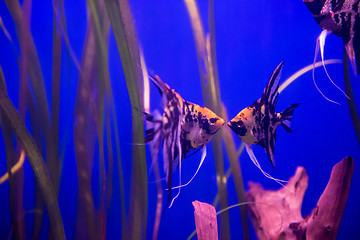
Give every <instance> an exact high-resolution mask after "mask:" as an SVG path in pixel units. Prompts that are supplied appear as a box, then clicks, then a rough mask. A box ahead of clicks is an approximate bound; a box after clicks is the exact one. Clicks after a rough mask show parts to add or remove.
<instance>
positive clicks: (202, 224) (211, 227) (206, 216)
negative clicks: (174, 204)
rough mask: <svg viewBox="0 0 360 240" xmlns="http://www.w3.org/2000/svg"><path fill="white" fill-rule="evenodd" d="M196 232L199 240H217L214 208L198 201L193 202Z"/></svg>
mask: <svg viewBox="0 0 360 240" xmlns="http://www.w3.org/2000/svg"><path fill="white" fill-rule="evenodd" d="M192 204H193V206H194V209H195V211H194V215H195V224H196V232H197V237H198V239H199V240H210V239H211V240H217V239H218V230H217V229H218V227H217V219H216V211H215V208H214V207H213V206H212V205H210V204H208V203H202V202H199V201H194V202H193V203H192Z"/></svg>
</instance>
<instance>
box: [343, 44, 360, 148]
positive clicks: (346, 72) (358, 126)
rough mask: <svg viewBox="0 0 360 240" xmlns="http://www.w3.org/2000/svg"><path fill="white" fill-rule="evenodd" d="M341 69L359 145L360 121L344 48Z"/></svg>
mask: <svg viewBox="0 0 360 240" xmlns="http://www.w3.org/2000/svg"><path fill="white" fill-rule="evenodd" d="M343 68H344V81H345V91H346V95H347V96H348V97H349V98H348V99H347V102H348V106H349V112H350V116H351V120H352V123H353V125H354V130H355V133H356V136H357V139H358V142H359V144H360V119H359V112H358V110H357V108H356V104H355V99H354V97H355V96H354V93H353V90H352V87H351V81H350V69H349V60H348V56H347V53H346V49H345V48H344V57H343Z"/></svg>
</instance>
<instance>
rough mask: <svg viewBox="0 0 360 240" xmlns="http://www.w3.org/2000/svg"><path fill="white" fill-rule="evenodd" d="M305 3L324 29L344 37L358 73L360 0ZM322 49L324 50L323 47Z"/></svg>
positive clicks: (321, 0) (359, 63)
mask: <svg viewBox="0 0 360 240" xmlns="http://www.w3.org/2000/svg"><path fill="white" fill-rule="evenodd" d="M304 3H305V5H306V6H307V8H308V9H309V11H310V12H311V14H312V15H313V17H314V19H315V21H316V22H317V24H318V25H319V26H320V28H321V29H322V30H324V31H327V32H330V33H333V34H335V35H336V36H339V37H341V38H342V40H343V41H344V44H345V48H346V52H347V54H348V56H349V58H350V61H351V65H352V67H353V69H354V72H355V74H356V75H358V74H359V73H360V13H359V11H360V0H304ZM322 48H323V46H322ZM321 51H322V52H323V49H322V50H321Z"/></svg>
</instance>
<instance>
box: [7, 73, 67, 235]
mask: <svg viewBox="0 0 360 240" xmlns="http://www.w3.org/2000/svg"><path fill="white" fill-rule="evenodd" d="M0 108H1V117H2V120H3V121H4V120H6V121H8V124H9V126H10V127H11V129H12V131H13V132H14V134H15V136H16V137H17V139H18V141H19V142H20V143H21V145H22V147H23V148H24V150H25V153H26V156H27V158H28V160H29V162H30V165H31V167H32V169H33V171H34V174H35V177H36V180H37V182H38V184H39V188H40V191H41V195H42V197H43V199H44V202H45V205H46V207H47V210H48V215H49V219H50V226H51V236H52V238H53V239H65V233H64V228H63V224H62V220H61V215H60V210H59V206H58V202H57V196H56V193H55V190H54V186H53V184H52V182H51V180H50V177H49V173H48V171H47V169H46V166H45V163H44V161H43V158H42V156H41V154H40V152H39V150H38V148H37V146H36V143H35V141H34V140H33V139H32V137H31V136H30V134H29V132H28V131H27V130H26V127H25V124H24V122H23V121H22V119H21V117H20V116H19V114H18V113H17V111H16V109H15V107H14V105H13V104H12V103H11V101H10V99H9V97H8V96H7V92H6V86H5V79H4V75H3V73H2V69H1V67H0Z"/></svg>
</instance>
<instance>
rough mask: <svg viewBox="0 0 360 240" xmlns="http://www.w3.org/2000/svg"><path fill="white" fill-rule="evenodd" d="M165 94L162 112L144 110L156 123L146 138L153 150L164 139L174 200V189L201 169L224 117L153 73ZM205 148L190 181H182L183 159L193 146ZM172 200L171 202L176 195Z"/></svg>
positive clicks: (198, 148)
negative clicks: (175, 177)
mask: <svg viewBox="0 0 360 240" xmlns="http://www.w3.org/2000/svg"><path fill="white" fill-rule="evenodd" d="M150 79H151V80H152V82H153V83H154V84H155V86H156V87H157V88H158V90H159V93H160V95H161V96H162V107H163V114H162V116H161V115H160V114H157V116H156V115H154V116H152V115H150V114H149V113H144V114H145V117H146V120H147V121H149V122H152V123H153V127H152V128H150V129H147V130H146V135H145V142H146V143H148V142H153V143H152V147H153V148H155V149H153V150H154V152H157V151H158V149H159V147H160V145H161V141H162V145H163V161H164V171H165V174H166V181H167V185H168V190H169V195H168V201H169V202H170V200H171V189H174V188H179V192H178V194H177V195H176V196H175V198H176V197H177V196H178V195H179V193H180V188H181V187H183V186H186V185H187V184H189V183H190V182H191V181H192V179H193V178H194V177H195V175H196V174H197V172H198V170H199V169H200V167H201V165H202V163H203V161H204V159H205V156H206V147H205V145H206V144H207V143H208V142H210V140H211V139H212V138H213V137H214V135H215V134H216V133H217V132H218V131H219V129H220V128H221V127H222V126H223V125H224V120H223V119H222V118H221V117H219V116H217V115H216V114H215V113H214V112H212V111H211V110H210V109H208V108H206V107H201V106H200V105H198V104H195V103H191V102H188V101H186V100H184V99H183V98H182V97H181V96H180V95H179V94H178V93H177V92H176V91H175V90H174V89H171V88H170V87H169V85H167V84H165V83H164V82H163V81H162V80H161V79H160V77H159V76H155V77H150ZM200 149H202V157H201V161H200V165H199V167H198V169H197V171H196V172H195V174H194V176H193V177H192V178H191V179H190V181H189V182H188V183H186V184H184V185H181V161H182V160H183V159H184V158H186V157H188V156H189V155H188V153H189V152H190V151H191V150H195V151H198V150H200ZM178 166H179V171H180V174H179V183H180V185H179V186H177V187H172V185H171V182H172V172H173V171H174V170H175V169H176V168H177V167H178ZM175 198H173V200H172V201H171V203H170V206H171V205H172V203H173V201H174V199H175Z"/></svg>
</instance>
